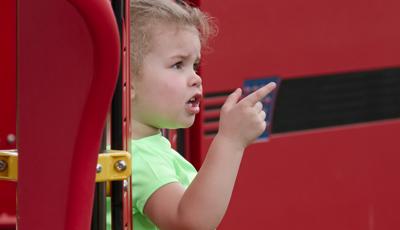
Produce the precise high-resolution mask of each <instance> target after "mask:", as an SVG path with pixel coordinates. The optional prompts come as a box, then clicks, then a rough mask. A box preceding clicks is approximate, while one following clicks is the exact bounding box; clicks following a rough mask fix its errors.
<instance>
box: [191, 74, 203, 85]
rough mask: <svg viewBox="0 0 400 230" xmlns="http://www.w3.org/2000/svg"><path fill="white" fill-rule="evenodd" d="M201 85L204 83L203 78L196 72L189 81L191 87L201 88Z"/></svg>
mask: <svg viewBox="0 0 400 230" xmlns="http://www.w3.org/2000/svg"><path fill="white" fill-rule="evenodd" d="M201 83H202V80H201V77H200V76H199V75H198V74H197V73H196V72H194V73H193V75H192V77H191V79H190V81H189V86H197V87H200V86H201Z"/></svg>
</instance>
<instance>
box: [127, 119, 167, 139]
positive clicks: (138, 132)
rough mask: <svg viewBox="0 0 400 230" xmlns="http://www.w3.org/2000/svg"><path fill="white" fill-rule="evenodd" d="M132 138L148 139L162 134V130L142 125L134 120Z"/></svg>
mask: <svg viewBox="0 0 400 230" xmlns="http://www.w3.org/2000/svg"><path fill="white" fill-rule="evenodd" d="M131 122H132V124H131V125H132V138H133V139H140V138H143V137H148V136H152V135H156V134H157V133H159V132H160V129H158V128H155V127H151V126H148V125H146V124H143V123H140V122H138V121H136V120H134V119H132V121H131Z"/></svg>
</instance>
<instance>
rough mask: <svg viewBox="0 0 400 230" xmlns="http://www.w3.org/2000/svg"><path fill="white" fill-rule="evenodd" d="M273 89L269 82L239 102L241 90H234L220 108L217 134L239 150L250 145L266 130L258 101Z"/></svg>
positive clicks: (263, 115) (273, 85) (274, 85)
mask: <svg viewBox="0 0 400 230" xmlns="http://www.w3.org/2000/svg"><path fill="white" fill-rule="evenodd" d="M275 87H276V84H275V83H274V82H271V83H269V84H267V85H265V86H263V87H261V88H260V89H258V90H257V91H254V92H253V93H251V94H250V95H248V96H247V97H245V98H243V99H242V100H240V101H239V99H240V97H241V95H242V90H241V89H236V90H235V91H234V92H233V93H232V94H230V95H229V96H228V98H227V99H226V101H225V103H224V105H223V106H222V109H221V115H220V123H219V131H218V134H219V135H221V136H222V137H224V138H226V139H228V140H229V141H230V142H231V143H232V144H235V145H238V147H239V148H243V149H244V148H246V147H247V146H248V145H249V144H251V143H252V142H253V141H254V140H255V139H256V138H257V137H258V136H260V135H261V134H262V133H263V132H264V130H265V128H266V123H265V116H266V114H265V112H264V111H263V109H262V103H261V102H260V100H261V99H262V98H264V97H265V96H266V95H267V94H269V93H270V92H271V91H272V90H274V89H275ZM238 101H239V102H238Z"/></svg>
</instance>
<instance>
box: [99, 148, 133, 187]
mask: <svg viewBox="0 0 400 230" xmlns="http://www.w3.org/2000/svg"><path fill="white" fill-rule="evenodd" d="M122 163H124V166H125V167H124V169H121V168H119V169H118V165H120V166H121V164H122ZM97 165H98V166H99V165H101V171H100V172H97V174H96V182H105V181H114V180H125V179H127V178H128V177H129V176H130V175H131V171H132V168H131V155H130V154H129V153H128V152H125V151H117V150H109V151H107V152H106V153H102V154H100V155H99V158H98V161H97Z"/></svg>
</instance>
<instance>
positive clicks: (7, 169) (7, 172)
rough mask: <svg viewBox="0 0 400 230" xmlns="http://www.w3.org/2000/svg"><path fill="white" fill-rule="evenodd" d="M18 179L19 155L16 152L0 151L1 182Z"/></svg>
mask: <svg viewBox="0 0 400 230" xmlns="http://www.w3.org/2000/svg"><path fill="white" fill-rule="evenodd" d="M17 177H18V153H17V151H16V150H1V151H0V180H10V181H16V180H17Z"/></svg>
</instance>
